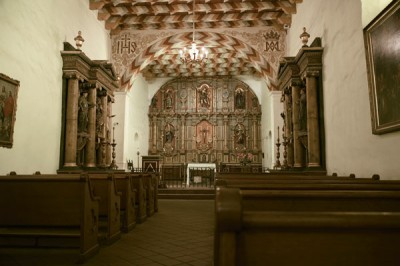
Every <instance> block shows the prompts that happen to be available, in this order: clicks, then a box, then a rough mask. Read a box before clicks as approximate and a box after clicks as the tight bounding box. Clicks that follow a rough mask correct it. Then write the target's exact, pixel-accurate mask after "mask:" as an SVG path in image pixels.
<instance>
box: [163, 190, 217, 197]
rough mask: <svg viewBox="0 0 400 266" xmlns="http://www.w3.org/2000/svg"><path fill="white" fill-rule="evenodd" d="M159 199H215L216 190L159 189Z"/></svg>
mask: <svg viewBox="0 0 400 266" xmlns="http://www.w3.org/2000/svg"><path fill="white" fill-rule="evenodd" d="M158 198H159V199H214V198H215V190H214V188H197V189H196V188H159V189H158Z"/></svg>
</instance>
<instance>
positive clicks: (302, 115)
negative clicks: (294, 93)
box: [299, 88, 307, 131]
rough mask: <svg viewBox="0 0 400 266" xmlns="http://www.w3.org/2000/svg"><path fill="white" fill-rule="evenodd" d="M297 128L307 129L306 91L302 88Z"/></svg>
mask: <svg viewBox="0 0 400 266" xmlns="http://www.w3.org/2000/svg"><path fill="white" fill-rule="evenodd" d="M299 130H300V131H307V96H306V91H305V89H304V88H303V89H301V90H300V99H299Z"/></svg>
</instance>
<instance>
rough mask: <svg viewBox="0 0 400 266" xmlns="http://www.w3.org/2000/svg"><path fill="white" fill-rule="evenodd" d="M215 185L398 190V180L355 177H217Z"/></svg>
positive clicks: (268, 187)
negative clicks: (305, 178)
mask: <svg viewBox="0 0 400 266" xmlns="http://www.w3.org/2000/svg"><path fill="white" fill-rule="evenodd" d="M215 186H216V187H232V188H240V189H243V190H246V189H247V190H248V189H251V190H256V189H259V190H273V189H285V190H319V189H325V190H399V189H400V181H398V180H373V179H368V178H356V179H328V180H326V179H307V180H304V179H279V178H278V179H251V178H248V179H239V178H237V179H218V180H216V182H215Z"/></svg>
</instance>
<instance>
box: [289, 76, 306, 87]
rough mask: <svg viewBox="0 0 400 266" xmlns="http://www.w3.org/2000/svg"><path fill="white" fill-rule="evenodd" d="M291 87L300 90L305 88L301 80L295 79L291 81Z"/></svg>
mask: <svg viewBox="0 0 400 266" xmlns="http://www.w3.org/2000/svg"><path fill="white" fill-rule="evenodd" d="M290 86H291V87H299V88H300V87H303V86H304V83H303V81H302V80H301V79H300V78H294V79H292V80H291V83H290Z"/></svg>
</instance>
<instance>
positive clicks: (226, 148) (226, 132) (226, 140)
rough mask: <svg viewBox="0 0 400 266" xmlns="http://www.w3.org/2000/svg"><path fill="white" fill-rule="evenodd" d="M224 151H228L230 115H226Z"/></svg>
mask: <svg viewBox="0 0 400 266" xmlns="http://www.w3.org/2000/svg"><path fill="white" fill-rule="evenodd" d="M224 151H228V116H224Z"/></svg>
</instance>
